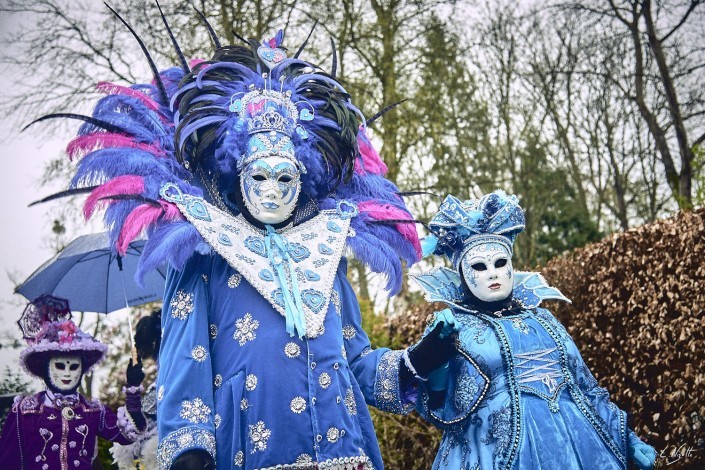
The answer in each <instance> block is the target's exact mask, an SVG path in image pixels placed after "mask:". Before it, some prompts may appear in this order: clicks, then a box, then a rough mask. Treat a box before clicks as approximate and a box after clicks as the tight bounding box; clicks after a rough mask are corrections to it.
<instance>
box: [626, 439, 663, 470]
mask: <svg viewBox="0 0 705 470" xmlns="http://www.w3.org/2000/svg"><path fill="white" fill-rule="evenodd" d="M629 457H631V459H632V461H633V462H634V463H635V464H636V466H637V468H639V469H640V470H651V469H652V468H654V462H655V461H656V449H654V448H653V447H651V446H650V445H648V444H645V443H644V442H643V441H642V440H641V439H639V438H638V437H637V436H636V434H634V432H630V433H629Z"/></svg>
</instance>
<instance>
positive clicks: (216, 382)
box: [213, 374, 223, 388]
mask: <svg viewBox="0 0 705 470" xmlns="http://www.w3.org/2000/svg"><path fill="white" fill-rule="evenodd" d="M213 385H215V387H216V388H218V387H220V386H221V385H223V376H222V375H220V374H216V375H215V378H214V379H213Z"/></svg>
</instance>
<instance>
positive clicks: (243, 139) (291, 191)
mask: <svg viewBox="0 0 705 470" xmlns="http://www.w3.org/2000/svg"><path fill="white" fill-rule="evenodd" d="M165 23H166V21H165ZM209 31H210V32H211V33H212V29H211V28H210V27H209ZM172 39H173V37H172ZM212 39H213V41H214V43H215V44H216V46H217V50H216V52H215V55H214V57H213V58H212V59H211V60H208V61H200V62H198V63H195V62H191V63H190V64H188V63H187V62H186V60H185V59H183V55H182V54H181V52H180V50H179V48H178V44H176V41H175V40H174V45H175V46H176V49H177V53H178V56H179V57H181V59H182V60H181V67H177V68H171V69H168V70H165V71H162V72H157V69H156V67H155V66H154V65H153V64H152V69H153V71H154V72H155V73H154V81H153V83H152V84H145V85H133V86H130V87H123V86H119V85H112V84H105V83H103V84H101V85H99V87H100V89H101V90H102V91H105V92H106V93H108V96H107V97H105V98H103V99H102V100H101V101H100V102H99V103H98V105H97V106H96V108H95V111H94V112H93V115H92V116H79V115H69V116H68V117H74V118H79V119H82V120H84V121H85V124H84V125H83V127H82V128H81V131H80V133H79V136H78V137H77V138H76V139H75V140H74V141H73V142H72V143H71V144H70V145H69V149H68V151H67V153H68V155H69V156H70V157H73V158H75V159H80V161H79V162H78V169H77V175H76V177H75V178H74V180H73V188H72V189H71V190H69V191H68V192H65V193H63V194H75V193H77V192H86V191H90V195H89V197H88V199H87V201H86V204H85V207H84V212H85V214H86V216H87V217H89V216H90V215H91V214H92V213H93V212H94V211H95V210H96V208H98V207H105V221H106V224H107V225H108V226H109V228H110V229H111V236H112V239H113V241H114V243H115V246H116V250H117V251H118V252H123V251H124V250H125V249H126V248H127V246H128V244H129V243H130V241H131V240H132V239H134V238H135V237H136V236H138V235H139V234H140V233H142V232H146V234H147V236H148V242H147V244H146V246H145V251H144V254H143V256H142V258H141V261H140V263H141V265H140V271H139V272H138V277H139V276H140V275H141V274H142V273H144V272H146V271H148V270H150V269H153V268H155V267H157V266H158V265H160V264H161V263H164V262H166V263H168V264H169V267H170V269H169V274H168V278H167V285H166V293H165V298H164V299H165V300H164V312H163V315H162V343H161V350H160V352H159V372H158V379H157V411H158V413H157V415H158V432H159V449H158V452H157V460H158V463H159V467H160V468H164V469H168V468H172V469H191V468H213V466H214V465H215V466H217V467H218V468H247V469H255V468H256V469H270V468H271V469H274V468H286V469H332V470H335V469H338V470H344V469H345V470H350V469H355V470H358V469H372V468H374V469H382V468H383V464H382V461H381V457H380V451H379V447H378V444H377V440H376V437H375V433H374V429H373V427H372V421H371V419H370V415H369V412H368V410H367V406H366V404H371V405H373V406H375V407H377V408H379V409H381V410H385V411H390V412H396V413H404V412H408V411H410V410H411V409H413V406H414V403H415V397H416V395H415V394H416V383H417V381H418V380H419V378H425V377H426V376H427V375H428V374H429V373H430V372H431V371H433V370H434V369H436V368H438V367H439V366H441V365H442V364H444V363H446V362H447V361H448V360H449V358H450V357H451V356H452V354H454V349H453V342H452V337H451V336H449V333H450V332H451V331H452V325H448V324H441V323H442V322H441V321H439V322H438V323H437V325H435V328H434V329H433V331H432V333H431V334H429V335H428V336H426V338H424V340H423V341H421V342H420V343H419V344H417V345H416V346H415V347H414V348H413V349H410V350H408V351H406V350H405V351H391V350H388V349H376V350H372V349H371V348H370V342H369V340H368V337H367V335H366V334H365V332H364V331H363V329H362V326H361V315H360V309H359V306H358V303H357V300H356V297H355V294H354V293H353V290H352V288H351V286H350V283H349V282H348V279H347V261H346V259H345V258H344V254H345V253H346V252H349V253H351V254H352V255H353V256H355V257H356V258H357V259H358V260H360V261H361V262H362V263H364V264H365V265H367V266H368V267H369V268H370V269H371V270H372V271H373V272H378V273H382V274H384V275H386V276H387V279H388V282H387V288H388V290H389V291H390V292H391V293H392V294H393V293H395V292H398V291H399V289H400V287H401V272H402V261H404V262H406V263H407V264H408V265H411V264H413V263H414V262H416V261H417V260H418V259H419V258H420V256H421V246H420V243H419V240H418V237H417V235H416V229H415V226H414V221H413V218H412V217H411V215H410V214H409V212H408V210H407V208H406V206H405V203H404V201H403V200H402V197H401V195H400V193H399V190H398V189H397V188H396V186H394V185H393V184H392V183H391V182H390V181H389V180H387V179H386V178H385V177H384V174H385V172H386V166H385V165H384V163H383V162H382V160H381V159H380V157H379V155H378V154H377V152H376V151H375V150H374V148H373V147H372V145H371V143H370V141H369V139H368V136H367V134H366V125H367V124H370V122H371V121H372V120H374V118H373V119H370V120H367V121H364V119H362V117H361V113H360V112H359V111H358V110H357V108H356V107H355V106H354V105H353V104H352V103H351V101H350V96H349V95H348V93H347V92H346V91H345V90H344V89H343V87H342V86H341V85H340V83H339V82H338V81H337V80H336V79H335V68H336V64H335V58H334V65H333V70H332V72H331V73H330V74H328V73H325V72H323V71H322V70H320V69H319V68H318V67H317V66H315V65H313V64H311V63H309V62H306V61H303V60H301V59H299V58H298V55H299V54H300V52H301V50H302V49H303V46H301V48H299V50H298V51H297V52H296V54H295V55H294V56H293V57H287V53H286V50H285V49H284V48H283V47H282V46H281V42H282V39H283V35H282V34H281V32H280V33H279V34H277V36H276V37H275V38H273V39H271V40H269V41H265V42H262V43H260V42H258V41H254V40H249V41H246V42H245V43H244V44H243V45H237V46H222V47H221V46H220V43H219V42H218V39H217V37H215V35H212ZM191 66H193V69H191ZM61 116H64V117H65V116H66V115H59V117H61ZM375 118H376V117H375Z"/></svg>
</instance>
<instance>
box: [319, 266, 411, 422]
mask: <svg viewBox="0 0 705 470" xmlns="http://www.w3.org/2000/svg"><path fill="white" fill-rule="evenodd" d="M346 272H347V261H346V260H345V259H343V260H341V262H340V267H339V269H338V281H339V284H340V289H339V292H338V294H339V302H340V304H341V305H340V306H341V315H342V321H343V344H344V347H345V351H346V355H347V359H348V363H349V364H350V369H351V371H352V372H353V375H354V376H355V379H356V380H357V382H358V385H359V386H360V390H361V391H362V394H363V396H364V397H365V401H366V402H367V404H369V405H372V406H374V407H376V408H378V409H380V410H382V411H387V412H390V413H398V414H406V413H408V412H410V411H411V410H412V409H413V407H414V400H413V398H415V396H414V394H413V393H410V391H409V390H402V386H403V385H405V386H407V387H410V386H411V385H410V384H409V385H407V384H403V385H402V383H401V382H400V377H399V373H400V366H401V363H402V361H403V358H402V354H403V351H392V350H390V349H387V348H378V349H374V350H373V349H372V348H371V347H370V339H369V338H368V337H367V334H366V333H365V331H364V330H363V329H362V315H361V314H360V306H359V304H358V303H357V298H356V297H355V293H354V292H353V290H352V287H351V286H350V283H349V282H348V280H347V277H346V275H345V273H346ZM333 301H336V299H333Z"/></svg>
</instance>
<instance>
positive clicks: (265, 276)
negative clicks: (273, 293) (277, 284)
mask: <svg viewBox="0 0 705 470" xmlns="http://www.w3.org/2000/svg"><path fill="white" fill-rule="evenodd" d="M259 278H260V279H262V280H263V281H267V282H272V281H273V280H274V275H273V274H272V271H270V270H269V269H263V270H261V271H260V272H259Z"/></svg>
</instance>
